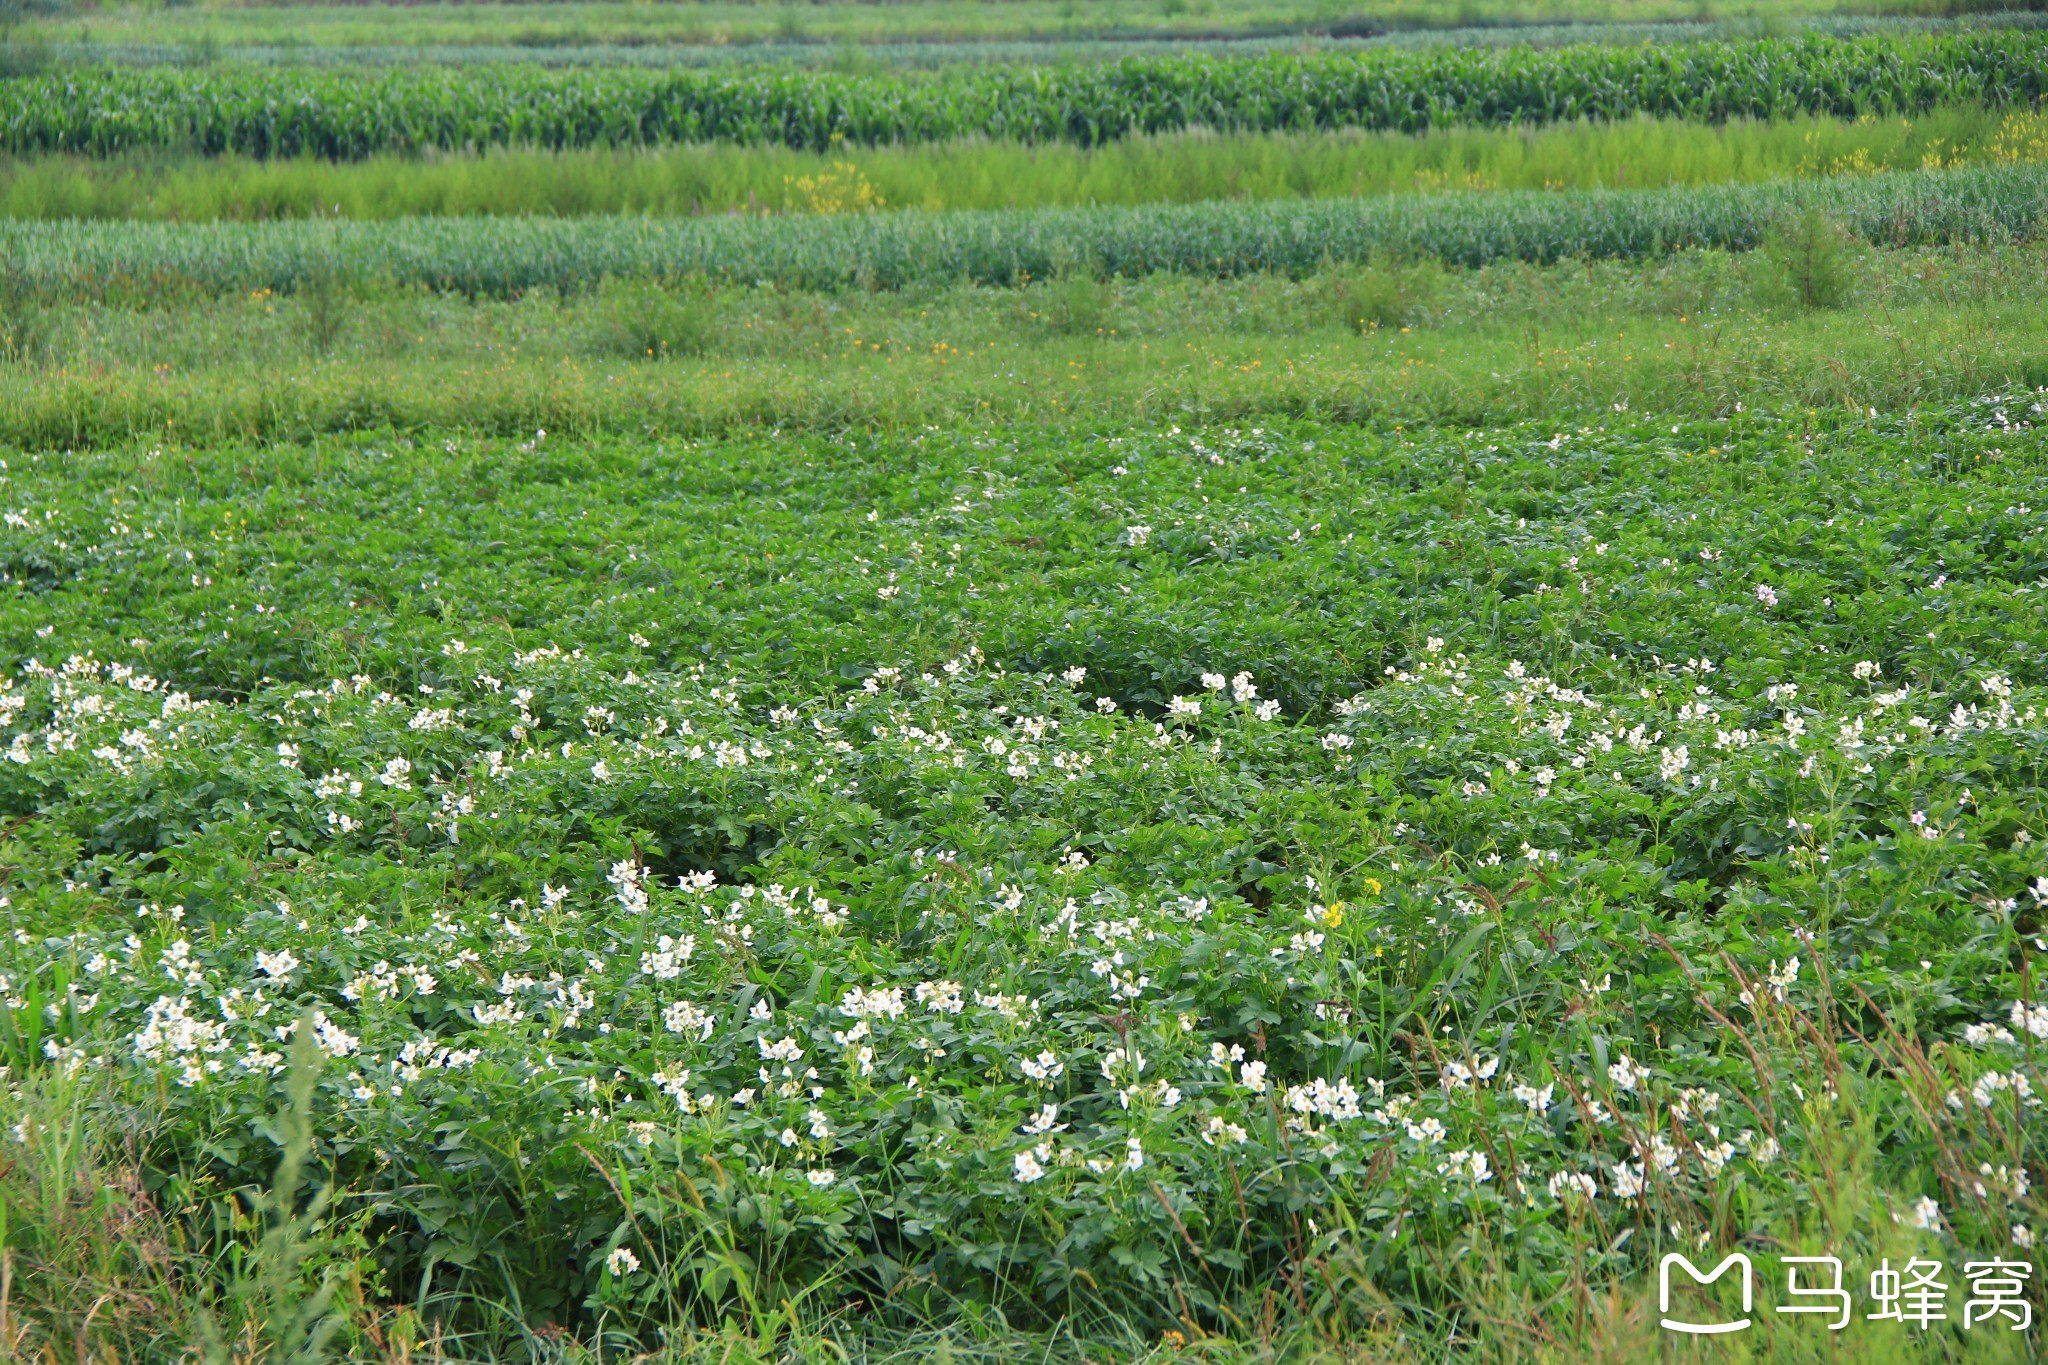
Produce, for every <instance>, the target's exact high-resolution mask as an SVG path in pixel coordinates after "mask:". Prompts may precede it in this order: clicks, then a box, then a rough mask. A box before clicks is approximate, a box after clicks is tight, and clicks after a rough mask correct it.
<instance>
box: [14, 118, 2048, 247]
mask: <svg viewBox="0 0 2048 1365" xmlns="http://www.w3.org/2000/svg"><path fill="white" fill-rule="evenodd" d="M2043 157H2048V116H2044V115H2041V114H2032V113H2007V114H2000V113H1997V112H1994V111H1990V110H1985V109H1981V108H1967V107H1965V108H1947V109H1940V110H1936V111H1933V112H1931V113H1929V114H1927V115H1923V116H1921V117H1919V118H1912V119H1884V120H1846V119H1822V118H1798V119H1790V120H1786V121H1784V122H1778V123H1764V122H1757V121H1754V120H1747V119H1744V120H1737V121H1735V122H1732V123H1727V124H1722V125H1718V126H1716V125H1710V124H1700V123H1689V122H1684V121H1680V120H1675V119H1651V118H1634V119H1627V120H1623V121H1621V122H1617V123H1583V122H1582V123H1571V124H1563V125H1556V126H1551V127H1545V128H1536V129H1497V128H1447V129H1439V130H1436V131H1433V132H1429V133H1425V134H1422V135H1420V136H1406V135H1402V134H1397V133H1366V132H1361V131H1358V130H1356V129H1353V130H1347V131H1343V132H1335V133H1273V134H1249V133H1212V132H1207V131H1201V130H1197V131H1194V132H1186V133H1168V134H1161V135H1158V136H1153V137H1138V138H1130V139H1125V140H1123V141H1119V142H1113V143H1110V144H1108V145H1106V146H1102V147H1097V148H1082V147H1076V146H1073V145H1070V144H1052V145H1044V146H1027V145H1023V144H1019V143H1013V142H987V141H984V140H981V139H968V140H963V141H957V142H948V143H939V144H933V145H921V146H910V147H880V148H875V149H871V150H862V151H858V152H851V153H847V152H827V153H816V152H803V151H794V150H790V149H788V148H781V147H732V146H720V145H697V146H687V147H672V148H661V149H620V150H582V151H566V152H547V151H537V150H531V149H519V150H507V149H497V150H492V151H488V152H484V153H482V154H478V155H471V156H462V155H454V156H442V155H429V156H425V157H418V158H415V157H403V156H391V155H384V156H377V157H372V158H370V159H369V160H367V161H361V162H347V163H336V162H331V161H320V160H314V159H297V160H279V161H261V160H256V159H253V158H248V157H235V156H228V157H215V158H195V157H174V156H147V155H145V156H132V157H125V158H118V159H114V160H96V159H92V158H84V157H51V158H42V159H35V160H27V161H19V162H15V163H12V164H10V165H4V166H0V218H16V219H115V218H131V219H143V220H162V221H173V222H209V221H224V220H233V221H249V220H258V219H270V218H325V217H335V216H339V217H345V218H350V219H390V218H405V217H416V216H420V215H443V216H451V217H465V216H471V215H486V214H550V215H558V216H571V215H576V214H590V213H632V214H652V215H656V216H687V215H697V214H718V213H728V212H734V211H739V212H748V213H751V212H758V211H760V210H762V209H769V210H776V211H784V210H797V211H802V210H805V209H809V208H812V207H814V200H815V198H816V196H813V195H810V194H807V193H805V191H804V185H805V184H806V183H811V184H815V183H818V182H819V181H820V180H821V178H824V177H831V176H835V175H836V176H840V177H842V178H844V177H849V176H850V177H856V178H857V179H858V182H859V183H860V184H861V185H864V186H866V187H867V189H868V190H869V191H870V192H871V195H872V201H871V202H874V203H875V204H876V205H877V206H879V207H886V208H921V209H963V208H965V209H1002V208H1040V207H1050V206H1069V207H1072V206H1082V205H1113V204H1124V205H1136V204H1153V203H1194V202H1200V201H1205V200H1221V199H1243V200H1269V199H1327V198H1341V197H1345V196H1362V195H1383V194H1399V193H1412V192H1416V191H1431V190H1497V189H1525V190H1540V189H1589V188H1598V187H1614V188H1625V187H1655V186H1665V185H1705V184H1722V183H1732V182H1755V181H1763V180H1772V179H1779V178H1783V177H1789V176H1802V175H1824V174H1831V173H1840V172H1874V171H1886V170H1918V169H1920V168H1921V166H1922V165H1923V163H1927V162H1930V161H1932V162H1937V163H1939V164H1942V165H1948V166H1963V165H1972V164H1999V163H2003V162H2012V161H2017V160H2021V159H2028V160H2033V159H2041V158H2043ZM846 167H851V171H847V170H845V169H843V168H846ZM844 198H849V196H842V199H844ZM822 206H823V207H827V208H830V207H833V206H834V204H825V205H822Z"/></svg>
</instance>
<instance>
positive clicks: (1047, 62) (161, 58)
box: [24, 12, 2048, 72]
mask: <svg viewBox="0 0 2048 1365" xmlns="http://www.w3.org/2000/svg"><path fill="white" fill-rule="evenodd" d="M2044 26H2048V15H2043V14H2038V13H2026V12H2019V13H2014V12H1999V13H1994V14H1982V15H1969V14H1966V15H1957V16H1954V17H1947V16H1943V17H1927V18H1923V17H1919V16H1900V15H1810V16H1804V17H1801V18H1799V19H1798V20H1796V21H1795V22H1793V23H1792V24H1791V25H1790V26H1789V27H1790V29H1792V30H1796V31H1797V32H1802V33H1813V34H1819V35H1824V36H1828V37H1835V38H1851V37H1863V36H1866V35H1876V34H1895V35H1896V34H1906V33H1941V32H1953V31H1958V30H1969V29H1976V28H2041V27H2044ZM1763 28H1764V23H1763V22H1762V21H1759V20H1755V19H1705V20H1672V19H1667V20H1661V21H1645V22H1627V23H1594V24H1587V23H1554V24H1492V25H1485V26H1481V27H1475V28H1421V29H1397V30H1393V31H1391V32H1386V33H1378V34H1374V35H1373V36H1371V37H1342V38H1333V37H1326V36H1323V35H1321V34H1316V33H1288V34H1284V35H1279V36H1273V37H1232V38H1172V39H1169V38H1098V37H1086V38H1063V39H1052V38H1019V39H997V40H988V39H982V40H975V41H970V42H914V41H896V42H859V43H854V42H837V43H834V42H825V41H820V40H818V39H809V40H796V39H790V40H780V39H778V40H769V41H764V42H745V43H741V42H734V43H724V44H710V43H698V44H694V45H677V44H646V43H632V44H626V43H599V42H585V43H573V44H563V45H551V46H534V45H532V44H530V43H528V44H518V43H462V42H442V43H434V44H424V45H421V44H413V45H406V44H400V43H383V44H377V45H371V46H365V45H329V44H321V43H303V42H298V43H238V44H234V45H232V46H228V45H220V44H217V43H207V42H203V41H201V42H187V43H165V42H158V43H139V42H107V41H100V42H44V43H39V44H34V45H33V52H32V55H33V56H35V57H37V58H39V59H41V60H42V61H44V62H46V63H48V64H53V65H65V66H85V65H93V64H98V63H102V62H104V63H111V64H115V65H120V66H207V65H212V64H214V63H216V62H227V63H231V64H246V65H251V66H310V67H348V68H361V67H410V66H508V65H509V66H527V65H534V66H546V67H556V68H569V67H587V66H625V67H656V68H668V67H733V66H792V67H808V68H814V69H828V70H834V71H841V72H859V71H866V70H874V69H878V68H910V69H936V68H942V67H954V66H1072V65H1082V64H1087V63H1097V62H1110V61H1117V60H1120V59H1122V58H1125V57H1166V56H1173V55H1183V56H1185V55H1187V54H1190V53H1195V52H1200V53H1203V54H1205V55H1207V56H1211V57H1247V56H1260V55H1264V54H1266V53H1269V52H1294V53H1302V52H1311V51H1312V52H1326V53H1340V52H1349V53H1356V52H1362V51H1366V50H1368V49H1372V48H1436V47H1565V46H1572V45H1578V44H1588V43H1604V44H1608V45H1611V46H1633V45H1636V44H1641V43H1659V44H1665V43H1685V42H1725V41H1730V40H1741V39H1747V38H1756V37H1761V36H1767V35H1766V33H1764V32H1762V31H1760V30H1762V29H1763ZM1786 33H1787V27H1786V26H1783V25H1779V26H1777V33H1776V35H1775V36H1786ZM24 55H31V54H30V53H29V52H28V51H27V50H25V51H24Z"/></svg>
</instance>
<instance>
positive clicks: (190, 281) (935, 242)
mask: <svg viewBox="0 0 2048 1365" xmlns="http://www.w3.org/2000/svg"><path fill="white" fill-rule="evenodd" d="M1809 211H1818V212H1820V213H1823V214H1825V215H1826V216H1827V217H1829V218H1830V219H1832V220H1834V221H1836V222H1838V223H1840V224H1842V225H1843V226H1844V227H1846V228H1847V229H1849V230H1850V231H1852V232H1854V233H1856V234H1858V235H1860V236H1861V237H1863V238H1864V239H1866V240H1868V241H1872V242H1878V243H1886V244H1899V245H1906V244H1917V243H1930V242H1957V241H1986V240H1990V241H2001V240H2015V239H2024V238H2029V237H2033V236H2036V235H2038V234H2039V233H2040V232H2041V231H2042V230H2043V228H2044V226H2048V167H2044V166H2038V165H2036V166H2013V167H1997V168H1983V169H1973V170H1960V171H1916V172H1905V173H1899V174H1892V175H1879V176H1868V177H1837V178H1833V179H1824V180H1808V181H1784V182H1777V183H1772V184H1763V185H1715V186H1703V187H1697V188H1685V189H1668V190H1635V191H1629V190H1588V191H1571V192H1541V191H1537V192H1518V193H1500V194H1491V195H1449V196H1425V197H1412V198H1390V199H1379V200H1362V201H1361V200H1311V201H1299V202H1279V203H1206V204H1192V205H1157V206H1150V207H1143V208H1101V209H1096V208H1087V209H1025V210H1006V211H994V212H952V213H926V212H921V211H911V212H903V213H875V214H850V215H841V216H836V217H835V216H812V215H800V216H788V217H773V218H765V219H764V218H739V217H728V218H693V219H652V218H569V219H559V218H414V219H407V220H403V221H400V222H394V223H355V222H339V223H338V222H333V221H313V222H307V221H290V222H270V223H204V224H166V223H140V222H109V223H41V222H14V223H5V224H0V271H4V272H5V274H6V275H7V276H8V277H9V278H11V279H12V280H13V281H14V282H15V283H16V285H17V286H19V287H24V288H26V289H28V290H31V291H33V292H35V293H38V294H43V295H53V296H59V297H88V298H104V297H120V296H123V295H126V294H130V293H133V294H138V295H155V294H160V293H162V292H164V291H166V290H170V291H173V292H175V291H178V290H190V291H193V292H196V293H202V294H214V293H226V292H233V291H240V290H254V289H272V290H280V291H290V290H296V289H299V288H302V287H304V286H305V285H306V284H307V283H308V282H312V281H318V282H321V283H323V284H333V283H337V282H339V283H343V284H347V285H350V286H354V287H360V286H370V287H383V286H393V287H414V288H417V287H425V288H430V289H436V290H446V291H455V292H461V293H468V294H479V295H507V294H512V293H517V292H520V291H524V290H528V289H533V288H536V287H543V286H545V287H552V288H561V289H577V288H581V287H584V286H587V285H590V284H593V283H596V282H598V281H600V280H603V279H606V278H631V277H656V278H663V277H675V276H681V275H686V274H697V273H701V274H704V275H707V276H710V277H713V278H716V279H721V280H725V281H729V282H733V283H740V284H753V283H768V284H774V285H778V286H781V287H787V288H799V289H838V288H845V287H861V288H882V289H892V288H901V287H904V286H909V285H920V284H948V283H977V284H995V285H999V284H1013V283H1016V282H1018V281H1020V280H1024V279H1043V278H1046V277H1048V276H1052V275H1059V274H1064V273H1071V272H1074V271H1087V272H1091V273H1097V274H1103V275H1110V274H1115V275H1123V276H1126V277H1134V276H1139V275H1145V274H1151V273H1155V272H1162V271H1173V272H1182V273H1192V274H1210V275H1226V276H1227V275H1243V274H1250V273H1257V272H1280V273H1286V274H1295V275H1299V274H1302V273H1305V272H1308V271H1311V270H1314V269H1317V268H1318V267H1320V266H1323V265H1326V264H1329V263H1332V262H1342V261H1360V260H1367V259H1372V258H1375V257H1380V256H1395V257H1420V256H1433V257H1437V258H1439V259H1442V260H1444V261H1447V262H1450V263H1453V264H1459V265H1481V264H1485V263H1487V262H1490V261H1500V260H1523V261H1537V262H1545V261H1555V260H1560V259H1566V258H1574V257H1587V258H1594V257H1610V258H1611V257H1633V256H1644V255H1651V254H1655V253H1659V252H1663V251H1669V250H1676V249H1681V248H1686V247H1719V248H1725V249H1732V250H1744V249H1747V248H1749V247H1752V246H1754V245H1756V243H1757V242H1758V241H1759V240H1760V239H1761V238H1762V237H1763V236H1764V235H1765V233H1766V232H1768V231H1769V230H1770V228H1771V226H1772V225H1773V224H1774V223H1779V222H1783V221H1785V220H1786V219H1787V218H1788V217H1791V216H1794V215H1797V214H1800V213H1805V212H1809Z"/></svg>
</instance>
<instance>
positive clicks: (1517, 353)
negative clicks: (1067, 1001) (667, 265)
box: [0, 246, 2048, 449]
mask: <svg viewBox="0 0 2048 1365" xmlns="http://www.w3.org/2000/svg"><path fill="white" fill-rule="evenodd" d="M1087 265H1088V263H1086V262H1085V261H1074V262H1073V263H1072V264H1071V265H1070V266H1069V267H1068V269H1067V270H1066V272H1065V273H1064V274H1062V275H1060V276H1058V277H1056V278H1052V279H1048V280H1044V281H1041V282H1038V283H1033V284H1032V285H1030V286H1028V287H1025V288H1022V289H1017V290H989V289H983V288H978V287H973V286H962V287H958V288H951V289H918V290H913V291H909V292H907V293H904V294H893V293H870V292H864V291H848V292H846V293H843V294H837V295H800V294H790V293H786V292H783V291H780V290H777V289H774V288H748V289H730V288H729V289H724V290H719V291H716V292H713V291H711V290H709V289H708V288H707V286H706V285H705V284H704V283H703V282H701V281H686V282H684V284H683V287H682V288H680V289H670V290H659V289H655V288H653V287H652V286H650V285H646V284H638V285H635V284H629V283H624V282H621V283H616V284H613V285H610V286H608V287H607V288H605V289H602V290H599V291H596V292H594V293H592V294H590V295H586V296H580V297H574V298H562V297H560V296H557V295H554V294H552V293H534V294H529V295H527V296H525V297H522V298H520V299H518V300H516V301H509V302H502V303H500V302H491V301H476V302H471V301H468V300H464V299H461V298H456V297H449V296H428V295H421V294H416V293H407V292H399V293H394V294H391V295H389V296H386V297H380V298H370V299H363V300H359V301H357V302H356V303H355V304H354V305H353V307H352V310H351V315H350V320H349V326H348V327H347V328H346V329H345V330H344V331H343V332H342V334H341V336H340V337H339V339H338V340H337V341H336V343H335V345H334V346H333V348H332V349H331V350H329V351H327V352H323V353H321V354H318V355H314V356H308V354H307V348H306V341H305V338H306V336H307V333H308V325H309V323H308V319H309V314H310V311H311V304H310V303H309V302H307V301H305V300H300V299H292V298H279V297H276V296H270V295H256V296H248V295H237V296H231V297H226V298H222V299H220V300H217V301H213V302H198V301H194V300H190V299H183V300H172V301H170V302H169V303H167V304H166V305H165V306H161V307H150V308H144V309H140V310H130V309H128V308H125V307H121V306H103V305H91V306H83V307H80V306H66V307H58V308H52V309H50V312H51V313H52V315H53V316H55V317H58V318H59V319H60V320H61V324H62V325H61V327H60V328H59V330H58V335H57V336H56V337H55V338H54V341H53V344H52V347H51V349H50V350H49V352H47V353H46V354H45V356H44V357H43V358H41V359H40V360H39V361H37V362H35V363H34V364H32V365H17V366H15V367H12V368H10V367H6V366H0V440H4V441H8V442H12V443H15V444H19V445H26V446H37V447H55V448H59V449H65V448H81V447H84V446H88V445H100V444H103V443H109V442H112V443H120V442H125V441H132V440H160V439H165V438H168V439H171V440H176V441H188V442H189V441H210V440H242V439H250V440H270V439H283V438H294V437H297V436H303V435H306V434H309V433H313V432H319V431H327V430H336V429H357V428H375V427H379V426H383V425H387V424H388V425H391V426H395V427H399V428H403V429H407V430H416V429H421V428H428V427H436V426H459V427H465V428H470V429H476V430H486V431H491V432H496V433H501V434H507V435H512V434H518V433H522V432H523V433H526V434H527V435H529V436H530V435H531V433H532V432H533V430H535V429H536V428H544V429H546V430H547V431H549V432H554V433H575V432H584V433H589V432H607V431H609V432H620V431H624V432H633V433H645V432H649V431H655V432H684V433H693V434H712V433H730V432H733V431H736V430H745V429H750V428H753V427H756V426H758V427H761V428H768V427H780V428H784V429H798V428H819V429H825V430H839V429H841V428H843V427H845V426H848V425H858V426H876V427H889V428H903V427H910V426H916V425H919V424H922V423H927V422H948V421H959V420H962V419H972V420H992V421H1002V422H1012V423H1026V424H1029V423H1039V422H1048V421H1050V422H1060V423H1065V422H1070V421H1089V422H1109V423H1124V422H1128V421H1131V420H1133V419H1143V420H1156V421H1161V422H1164V421H1179V420H1183V419H1186V418H1188V417H1190V416H1194V417H1197V418H1200V419H1206V420H1227V419H1234V418H1259V417H1273V416H1280V415H1286V414H1296V415H1304V416H1311V415H1312V416H1321V417H1338V418H1348V419H1362V418H1370V417H1390V418H1395V419H1415V418H1432V417H1434V418H1451V419H1455V420H1457V421H1460V422H1465V421H1469V422H1474V423H1482V424H1484V423H1489V422H1497V421H1499V420H1501V419H1502V418H1503V417H1506V416H1540V417H1563V416H1565V415H1575V416H1576V415H1584V414H1586V413H1604V412H1611V411H1612V409H1613V408H1614V405H1616V404H1617V403H1618V404H1621V405H1623V406H1625V407H1627V408H1629V409H1631V410H1636V411H1642V410H1649V409H1660V410H1669V411H1686V412H1708V413H1717V412H1727V411H1730V410H1733V409H1734V408H1735V406H1736V405H1737V404H1742V405H1746V406H1747V407H1749V408H1755V407H1757V406H1759V405H1771V404H1797V405H1798V406H1799V407H1800V408H1802V409H1803V408H1806V407H1809V406H1816V405H1820V406H1828V407H1842V406H1853V407H1855V408H1856V410H1857V411H1859V412H1861V411H1863V410H1864V409H1866V408H1868V407H1879V408H1886V409H1891V408H1903V407H1909V406H1911V405H1912V404H1915V403H1919V402H1925V401H1934V400H1937V399H1940V398H1944V397H1953V396H1958V395H1968V394H1975V393H1982V392H1987V391H1991V390H1994V389H1999V388H2002V387H2003V386H2005V385H2008V384H2014V383H2018V384H2024V385H2026V386H2027V387H2036V386H2041V385H2048V315H2044V314H2043V313H2042V311H2041V310H2040V309H2038V308H2033V307H2031V306H2030V304H2029V302H2028V301H2029V300H2031V299H2034V298H2038V297H2040V296H2041V295H2042V294H2043V293H2044V292H2048V254H2044V252H2043V250H2042V249H2041V248H2040V247H2038V246H2030V247H2021V248H2014V249H1990V250H1981V249H1962V248H1933V247H1930V248H1922V249H1918V250H1909V251H1897V252H1893V251H1879V252H1868V253H1864V254H1862V255H1860V256H1858V257H1855V258H1853V259H1852V260H1851V261H1850V262H1849V268H1850V269H1851V270H1852V272H1853V274H1852V276H1851V280H1850V282H1851V284H1852V285H1853V288H1852V289H1850V290H1849V291H1847V293H1846V296H1845V298H1844V299H1843V301H1842V302H1843V306H1842V307H1841V308H1840V309H1835V310H1828V309H1818V310H1809V309H1807V308H1806V307H1805V306H1804V304H1803V302H1802V301H1801V300H1800V299H1798V298H1789V299H1788V298H1785V297H1783V294H1782V291H1781V290H1780V289H1779V287H1778V282H1777V277H1776V275H1777V268H1776V267H1769V268H1766V264H1765V262H1764V261H1763V260H1762V259H1761V258H1755V257H1741V256H1731V255H1728V254H1725V253H1713V252H1702V253H1682V254H1679V255H1676V256H1673V257H1671V258H1668V259H1660V260H1657V261H1646V262H1619V261H1616V262H1590V263H1586V262H1574V263H1571V264H1567V265H1558V266H1550V267H1540V266H1530V265H1524V264H1519V263H1503V264H1498V265H1494V266H1489V267H1486V268H1484V269H1480V270H1476V271H1447V270H1443V269H1441V268H1440V267H1435V266H1433V265H1432V264H1430V263H1428V262H1389V263H1384V264H1375V265H1372V266H1369V267H1365V268H1358V269H1352V268H1338V269H1333V270H1331V271H1328V272H1325V273H1320V274H1314V275H1311V276H1309V277H1308V278H1305V279H1303V280H1300V281H1291V280H1287V279H1282V278H1274V277H1254V278H1245V279H1234V280H1208V279H1197V278H1190V277H1185V276H1154V277H1152V278H1149V279H1144V280H1103V279H1098V278H1095V277H1094V276H1093V275H1092V274H1090V273H1088V268H1087ZM1816 301H1824V300H1820V299H1816ZM677 314H680V315H681V321H682V323H683V324H684V327H685V329H684V330H681V331H679V332H674V333H670V334H668V335H663V334H662V333H661V332H660V331H658V330H656V331H645V332H643V331H640V330H638V329H639V328H641V327H643V326H652V325H655V324H659V323H660V322H661V320H662V319H664V318H669V317H673V316H675V315H677ZM671 336H680V337H681V338H682V340H683V343H684V344H681V345H678V344H676V343H675V342H674V341H672V340H670V337H671ZM662 343H666V344H662Z"/></svg>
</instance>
